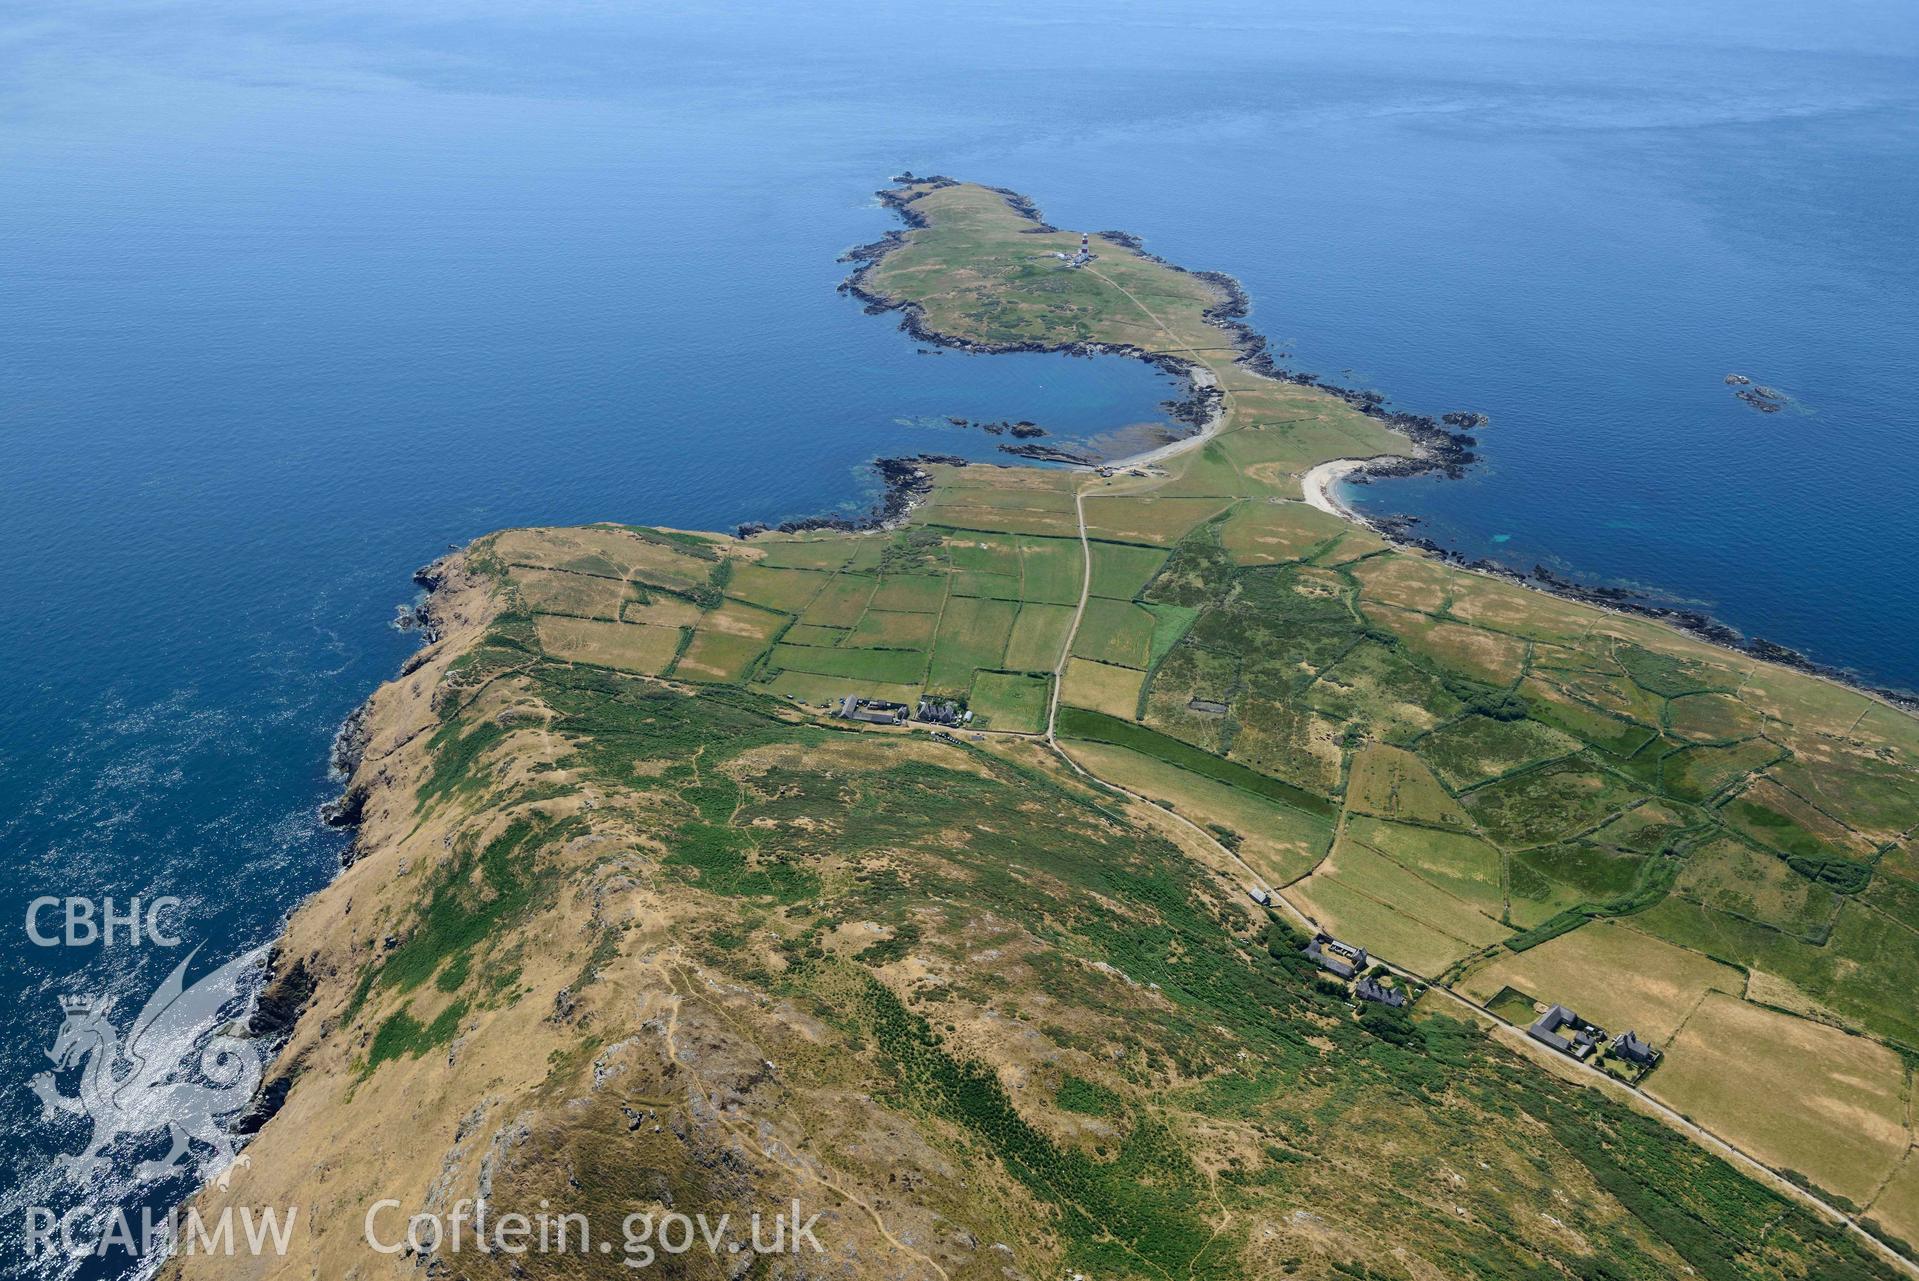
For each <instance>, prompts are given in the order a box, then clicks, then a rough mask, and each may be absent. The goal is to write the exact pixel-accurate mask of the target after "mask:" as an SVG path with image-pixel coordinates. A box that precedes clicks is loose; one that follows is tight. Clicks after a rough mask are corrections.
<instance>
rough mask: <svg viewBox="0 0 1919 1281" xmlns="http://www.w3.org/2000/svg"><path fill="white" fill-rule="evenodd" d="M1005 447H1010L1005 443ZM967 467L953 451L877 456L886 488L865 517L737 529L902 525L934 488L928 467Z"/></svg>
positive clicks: (741, 532) (744, 533)
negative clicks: (899, 456) (900, 456)
mask: <svg viewBox="0 0 1919 1281" xmlns="http://www.w3.org/2000/svg"><path fill="white" fill-rule="evenodd" d="M1002 448H1007V447H1006V446H1002ZM941 464H943V465H945V466H949V467H964V466H966V465H967V460H966V459H964V458H958V457H955V456H953V455H951V454H915V455H913V456H912V457H910V458H877V459H874V460H873V470H874V471H876V472H878V473H879V477H880V481H881V483H882V485H883V486H884V488H883V489H882V491H881V494H880V497H879V499H878V501H876V502H875V503H874V504H873V506H872V507H871V508H870V509H869V510H868V511H867V512H866V514H864V515H861V516H842V515H839V514H837V513H834V514H829V515H824V516H802V517H798V518H796V519H793V520H784V521H781V522H780V523H779V524H777V525H768V524H766V523H765V522H763V521H746V522H744V523H742V524H740V525H739V526H737V527H736V528H735V529H734V534H735V535H736V536H737V537H740V538H751V537H753V536H754V535H755V534H765V533H769V532H773V531H778V532H779V533H782V534H799V533H806V532H809V531H812V530H836V531H838V532H840V533H859V532H861V531H863V530H869V529H891V528H893V527H894V526H896V525H898V524H899V523H900V522H901V521H902V520H904V519H906V517H907V515H908V514H909V513H910V512H911V511H912V510H913V508H914V507H916V506H918V505H919V502H920V500H921V499H923V498H925V497H926V495H927V494H929V493H931V492H932V489H933V474H932V473H931V472H930V471H928V470H927V468H928V467H932V466H936V465H941Z"/></svg>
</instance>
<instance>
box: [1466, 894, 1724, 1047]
mask: <svg viewBox="0 0 1919 1281" xmlns="http://www.w3.org/2000/svg"><path fill="white" fill-rule="evenodd" d="M1502 987H1515V988H1518V989H1519V990H1520V991H1522V992H1526V993H1530V994H1531V995H1532V996H1535V997H1537V998H1539V999H1540V1000H1542V1001H1546V1002H1548V1003H1551V1002H1555V1001H1556V1002H1558V1003H1560V1004H1562V1005H1566V1006H1570V1007H1571V1008H1572V1009H1575V1010H1577V1011H1578V1012H1579V1013H1580V1014H1582V1015H1584V1016H1585V1017H1586V1018H1588V1019H1591V1020H1592V1021H1594V1022H1595V1023H1599V1024H1601V1025H1603V1026H1604V1027H1605V1028H1606V1030H1607V1031H1609V1032H1613V1033H1615V1034H1616V1033H1619V1032H1624V1031H1626V1030H1627V1029H1629V1028H1630V1029H1632V1030H1634V1031H1637V1032H1638V1033H1639V1035H1640V1037H1641V1038H1643V1039H1645V1040H1648V1041H1651V1042H1652V1043H1653V1044H1655V1045H1659V1044H1662V1043H1664V1042H1665V1041H1666V1040H1667V1039H1668V1038H1670V1037H1671V1036H1672V1034H1673V1033H1674V1032H1675V1031H1677V1030H1678V1028H1679V1025H1680V1024H1681V1023H1683V1022H1684V1021H1685V1019H1686V1015H1687V1014H1688V1013H1689V1012H1690V1011H1691V1010H1692V1008H1693V1007H1694V1006H1695V1005H1697V1004H1698V1002H1699V1000H1700V998H1701V997H1702V996H1703V995H1704V994H1705V993H1706V992H1707V991H1708V990H1716V991H1720V992H1730V993H1733V994H1734V995H1737V994H1738V993H1740V992H1743V991H1744V990H1745V978H1744V976H1743V975H1741V974H1740V972H1739V971H1738V970H1735V969H1734V968H1732V967H1731V966H1730V965H1721V964H1720V963H1719V962H1717V961H1714V960H1711V959H1710V958H1708V957H1704V956H1701V955H1699V953H1697V952H1692V951H1688V950H1687V949H1685V948H1683V947H1676V946H1674V945H1673V944H1671V943H1667V942H1664V941H1662V940H1660V939H1656V938H1653V937H1652V936H1650V935H1647V934H1641V933H1640V932H1639V931H1637V930H1634V929H1632V928H1630V927H1628V926H1625V925H1621V924H1619V923H1618V922H1616V921H1596V922H1594V923H1593V924H1591V925H1586V926H1582V927H1581V928H1579V929H1576V930H1574V931H1572V932H1571V933H1569V934H1562V935H1560V936H1559V937H1558V938H1556V939H1549V940H1547V941H1546V942H1544V943H1541V944H1540V945H1539V946H1538V947H1534V948H1528V949H1527V950H1526V951H1524V952H1520V953H1518V954H1517V955H1511V954H1508V955H1505V956H1501V957H1498V958H1496V959H1494V960H1493V961H1492V962H1491V963H1490V964H1487V965H1484V966H1480V967H1478V968H1475V969H1474V970H1473V972H1472V973H1471V974H1469V975H1468V976H1467V977H1466V980H1465V981H1464V982H1463V983H1462V984H1460V989H1461V990H1462V991H1464V992H1465V993H1466V994H1467V995H1468V996H1471V997H1472V998H1473V999H1474V1000H1477V1001H1481V1002H1484V1001H1487V1000H1490V999H1491V998H1492V997H1493V996H1494V994H1496V993H1497V992H1498V991H1499V989H1500V988H1502ZM1661 1070H1662V1071H1664V1069H1661Z"/></svg>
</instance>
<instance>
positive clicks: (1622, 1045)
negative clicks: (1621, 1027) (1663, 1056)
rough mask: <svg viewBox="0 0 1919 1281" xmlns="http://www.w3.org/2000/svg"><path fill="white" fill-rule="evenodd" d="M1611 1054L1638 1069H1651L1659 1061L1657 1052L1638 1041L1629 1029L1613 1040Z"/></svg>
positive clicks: (1636, 1036)
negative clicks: (1635, 1064)
mask: <svg viewBox="0 0 1919 1281" xmlns="http://www.w3.org/2000/svg"><path fill="white" fill-rule="evenodd" d="M1612 1052H1613V1053H1614V1054H1617V1055H1618V1056H1619V1057H1620V1058H1622V1059H1624V1060H1626V1062H1628V1063H1637V1064H1638V1065H1639V1066H1640V1067H1651V1066H1652V1065H1653V1064H1655V1063H1657V1062H1658V1061H1659V1051H1658V1050H1655V1049H1653V1048H1652V1046H1650V1045H1648V1044H1646V1043H1645V1042H1644V1041H1642V1040H1640V1039H1639V1037H1638V1035H1637V1034H1636V1033H1634V1032H1633V1031H1632V1030H1631V1029H1630V1028H1629V1029H1627V1030H1626V1031H1624V1032H1621V1033H1620V1034H1619V1035H1618V1036H1616V1037H1614V1038H1613V1043H1612Z"/></svg>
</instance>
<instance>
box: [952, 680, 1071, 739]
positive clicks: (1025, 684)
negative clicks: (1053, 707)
mask: <svg viewBox="0 0 1919 1281" xmlns="http://www.w3.org/2000/svg"><path fill="white" fill-rule="evenodd" d="M1051 691H1052V682H1050V681H1048V680H1047V679H1046V678H1045V677H1043V676H1027V675H1022V674H1020V673H1016V672H981V673H980V674H979V675H978V676H977V677H976V678H974V680H973V692H972V696H971V699H970V700H969V701H970V706H971V708H972V711H973V715H974V718H975V719H974V726H973V727H974V728H975V729H997V730H1011V731H1015V732H1017V733H1021V734H1038V733H1040V732H1041V731H1043V730H1044V729H1045V728H1046V703H1047V698H1048V697H1049V695H1050V693H1051Z"/></svg>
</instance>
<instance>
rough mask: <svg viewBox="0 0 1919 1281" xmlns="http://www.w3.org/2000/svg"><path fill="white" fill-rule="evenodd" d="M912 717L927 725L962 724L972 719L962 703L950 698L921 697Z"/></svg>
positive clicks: (971, 715)
mask: <svg viewBox="0 0 1919 1281" xmlns="http://www.w3.org/2000/svg"><path fill="white" fill-rule="evenodd" d="M913 719H914V720H920V721H925V722H926V723H927V724H929V725H964V724H966V723H967V722H968V721H970V720H972V719H973V714H972V713H971V712H969V711H967V710H966V705H965V704H964V703H961V702H958V701H956V700H954V699H950V698H922V699H920V703H919V707H918V708H916V709H915V710H914V712H913Z"/></svg>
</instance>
